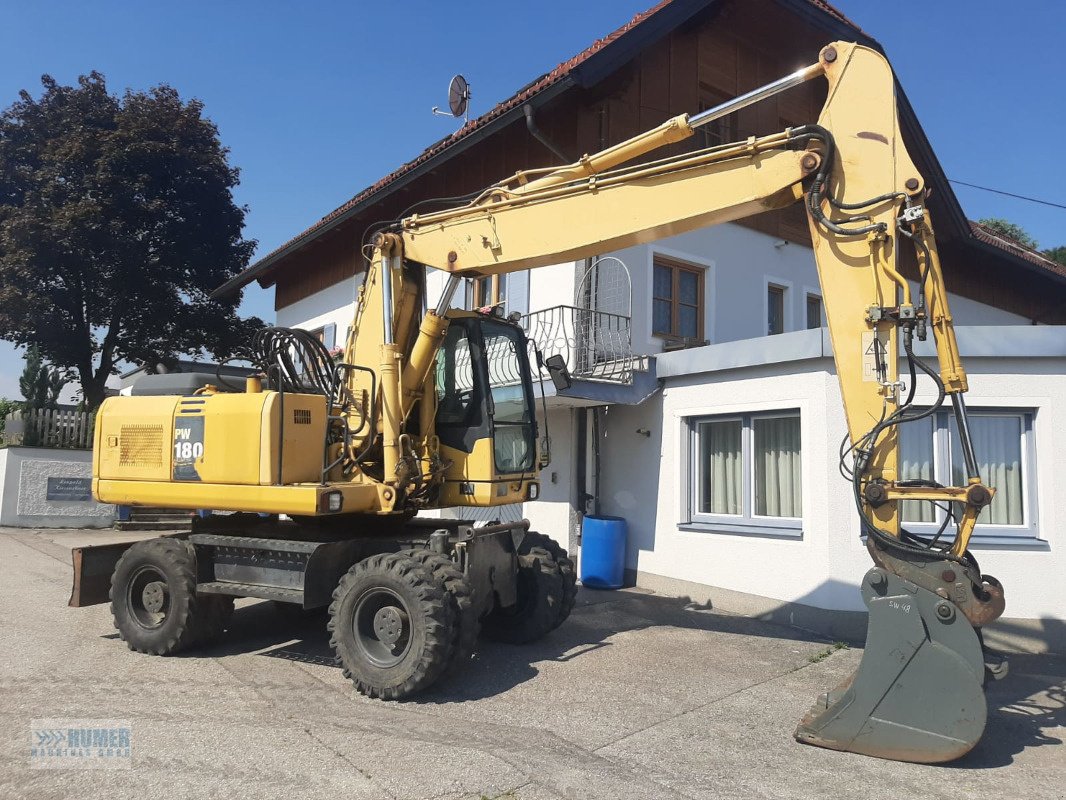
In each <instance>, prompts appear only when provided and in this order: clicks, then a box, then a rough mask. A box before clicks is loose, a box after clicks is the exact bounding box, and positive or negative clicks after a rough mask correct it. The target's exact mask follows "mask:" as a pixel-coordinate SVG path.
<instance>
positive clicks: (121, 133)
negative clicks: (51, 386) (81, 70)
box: [0, 72, 262, 407]
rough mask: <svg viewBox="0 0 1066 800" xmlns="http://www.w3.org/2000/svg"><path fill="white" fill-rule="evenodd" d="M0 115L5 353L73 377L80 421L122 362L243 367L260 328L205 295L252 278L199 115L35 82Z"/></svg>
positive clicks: (214, 134)
mask: <svg viewBox="0 0 1066 800" xmlns="http://www.w3.org/2000/svg"><path fill="white" fill-rule="evenodd" d="M41 82H42V84H43V86H44V91H43V93H42V95H41V97H40V98H39V99H34V98H33V97H31V95H30V94H29V93H28V92H26V91H23V92H21V93H20V94H19V99H18V101H16V102H15V103H14V104H13V105H12V106H10V107H9V108H8V109H6V110H5V111H4V112H3V113H2V114H0V338H4V339H8V340H10V341H13V342H15V343H17V344H22V345H35V346H36V347H37V348H39V350H40V353H41V354H42V355H43V356H44V357H45V358H46V359H47V360H48V361H50V362H51V363H52V364H54V365H56V366H57V367H59V368H61V369H63V370H64V371H65V372H66V373H67V374H68V375H71V376H77V379H78V380H79V381H80V383H81V387H82V393H83V396H84V398H85V400H86V402H87V403H88V405H89V406H90V407H95V406H96V405H98V404H99V403H100V402H101V401H102V399H103V397H104V384H105V382H106V380H107V378H108V376H110V375H111V374H112V373H113V372H114V371H115V369H116V364H118V363H119V362H120V361H128V362H133V363H137V364H144V363H148V364H155V363H159V362H164V363H165V362H167V361H169V360H172V359H174V358H175V357H176V356H177V355H178V354H187V355H189V356H193V357H195V356H198V355H201V354H202V353H203V352H204V351H207V352H209V353H211V354H212V355H214V356H215V357H216V358H224V357H227V356H230V355H235V354H241V353H243V352H245V348H246V346H247V343H248V342H249V340H250V335H251V333H252V331H253V330H254V329H256V328H258V327H260V326H261V325H262V322H261V321H259V320H258V319H251V320H241V319H239V318H238V316H237V314H236V307H237V304H238V302H239V299H240V298H239V297H230V298H227V299H224V300H211V299H210V298H209V296H208V295H209V293H210V292H211V291H212V290H213V289H215V288H216V287H218V286H219V285H220V284H222V283H223V282H225V281H226V280H228V279H229V278H231V277H232V276H234V275H235V274H237V273H238V272H239V271H240V270H242V269H243V268H244V267H245V266H246V265H247V263H248V259H249V258H250V256H251V253H252V251H253V249H254V247H255V243H254V242H252V241H247V240H244V239H243V238H242V237H241V230H242V228H243V225H244V214H245V209H243V208H241V207H239V206H237V205H236V204H235V202H234V200H233V195H232V190H233V188H234V187H235V186H236V185H237V183H238V178H239V174H238V170H237V169H235V168H233V167H231V166H230V165H229V164H228V161H227V155H228V150H227V149H226V148H225V147H223V146H222V144H221V142H220V141H219V136H218V129H217V128H216V126H215V125H214V124H213V123H212V122H211V121H210V120H209V119H207V118H206V117H204V116H203V113H202V112H203V107H202V104H201V103H200V102H199V101H197V100H191V101H188V102H184V101H182V99H181V98H180V97H179V96H178V93H177V92H176V91H175V90H174V89H172V88H171V87H169V86H165V85H163V86H157V87H155V88H153V89H151V90H149V91H147V92H132V91H127V92H126V93H125V94H124V95H122V96H121V97H117V96H113V95H110V94H108V91H107V86H106V83H105V80H104V77H103V75H101V74H99V73H98V72H92V73H90V74H89V75H87V76H82V77H80V78H79V79H78V84H77V86H60V85H59V84H57V83H56V81H55V80H53V79H52V78H51V77H49V76H47V75H46V76H44V77H43V78H42V79H41Z"/></svg>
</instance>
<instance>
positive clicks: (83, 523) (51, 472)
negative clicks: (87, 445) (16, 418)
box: [0, 447, 115, 528]
mask: <svg viewBox="0 0 1066 800" xmlns="http://www.w3.org/2000/svg"><path fill="white" fill-rule="evenodd" d="M91 477H92V452H91V451H89V450H52V449H45V448H39V447H7V448H4V449H0V487H2V489H0V525H4V526H7V527H14V528H106V527H110V525H111V523H112V522H114V520H115V507H114V506H112V505H104V504H102V503H97V502H96V501H95V500H84V501H82V500H62V499H49V498H48V479H49V478H53V479H55V478H82V479H84V478H91ZM53 491H54V490H53Z"/></svg>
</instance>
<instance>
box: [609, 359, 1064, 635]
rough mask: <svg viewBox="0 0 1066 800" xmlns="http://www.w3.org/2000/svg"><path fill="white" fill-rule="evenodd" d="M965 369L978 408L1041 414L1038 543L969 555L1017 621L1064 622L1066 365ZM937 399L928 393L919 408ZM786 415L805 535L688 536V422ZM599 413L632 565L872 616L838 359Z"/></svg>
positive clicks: (612, 494)
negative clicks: (841, 457)
mask: <svg viewBox="0 0 1066 800" xmlns="http://www.w3.org/2000/svg"><path fill="white" fill-rule="evenodd" d="M967 366H968V368H969V371H970V375H971V380H970V385H971V391H970V393H969V394H968V395H967V400H968V405H969V407H970V409H971V410H972V411H979V410H980V409H982V408H995V409H1004V408H1019V409H1032V410H1035V420H1034V441H1035V448H1036V470H1035V475H1030V476H1029V481H1030V486H1031V488H1032V489H1033V490H1035V491H1036V492H1037V501H1036V502H1037V510H1036V514H1037V519H1038V523H1037V524H1038V537H1039V540H1040V541H1035V540H1030V541H1026V542H1017V543H1011V544H1008V545H991V544H984V543H982V542H981V540H980V538H979V537H978V538H976V539H975V540H974V544H973V547H972V549H973V550H974V552H975V554H976V556H977V558H978V559H979V560H980V561H981V565H982V568H983V569H984V570H986V571H987V572H989V573H991V574H993V575H995V576H996V577H998V578H999V579H1000V580H1001V581H1002V582H1003V584H1004V586H1005V587H1006V593H1007V616H1008V617H1011V618H1020V619H1027V620H1045V621H1046V620H1056V621H1059V622H1058V624H1061V620H1063V618H1064V616H1066V614H1064V611H1063V609H1066V584H1064V582H1063V581H1062V579H1061V576H1062V575H1064V574H1066V556H1064V554H1063V550H1064V548H1063V545H1064V541H1066V540H1064V538H1063V537H1064V536H1066V533H1064V532H1063V530H1064V525H1066V507H1064V501H1063V500H1062V491H1061V485H1062V479H1061V477H1060V476H1061V475H1063V474H1066V426H1064V425H1062V424H1061V420H1062V419H1063V418H1064V416H1063V415H1064V414H1066V375H1064V372H1066V359H1063V358H1057V359H1053V358H1047V359H1044V358H1040V359H1034V358H970V359H968V360H967ZM932 399H933V397H932V396H931V395H928V394H926V395H923V394H922V393H921V392H919V396H918V401H919V402H925V403H928V402H930V401H932ZM784 409H799V410H800V417H801V422H800V425H801V441H802V465H803V486H802V498H803V534H802V538H782V537H771V536H762V535H743V534H729V533H717V532H707V531H691V530H682V529H681V528H680V527H679V524H680V523H681V522H682V520H683V519H684V509H685V506H684V503H685V501H686V496H687V492H688V488H687V483H683V481H684V476H685V472H686V469H685V466H684V464H683V460H684V452H683V451H684V448H683V442H684V441H686V440H685V439H684V438H683V437H684V430H685V428H684V420H685V418H687V417H692V416H702V415H714V414H731V413H737V412H745V413H746V412H756V411H769V410H784ZM601 413H604V418H603V436H602V440H601V443H600V444H601V448H602V449H601V454H600V461H601V469H602V473H601V497H600V500H601V509H602V511H603V512H604V513H608V514H616V515H618V516H622V517H625V518H626V519H627V521H628V523H629V548H628V552H627V567H628V568H630V569H633V570H639V571H640V572H641V573H650V574H652V575H659V576H665V577H669V578H673V579H677V580H682V581H687V582H691V583H695V584H704V585H707V586H713V587H719V588H724V589H729V590H733V591H736V592H743V593H746V594H751V595H759V596H762V597H765V598H770V599H773V600H779V601H785V602H797V603H803V604H805V605H810V606H814V607H817V608H825V609H835V610H855V611H860V610H863V606H862V603H861V601H860V597H859V591H858V585H859V582H860V580H861V579H862V576H863V574H864V573H865V572H866V571H867V570H868V569H869V568H870V566H871V563H870V558H869V555H868V554H867V552H866V549H865V547H864V545H863V544H862V542H861V540H860V538H859V526H858V520H857V516H856V513H855V508H854V505H853V501H852V495H851V492H850V488H849V487H848V486H847V485H846V483H845V481H844V479H843V478H841V477H840V476H839V474H838V473H837V448H838V445H839V442H840V440H841V438H842V437H843V435H844V432H845V430H846V425H845V420H844V413H843V404H842V400H841V395H840V389H839V385H838V383H837V378H836V375H835V372H834V371H833V367H832V362H831V361H830V360H828V359H824V358H823V359H818V360H812V361H805V362H798V363H797V362H791V363H784V364H777V365H766V366H753V367H747V368H743V369H731V370H724V371H721V372H716V373H708V374H702V375H687V376H683V377H677V378H669V379H667V382H666V386H665V388H664V390H663V392H662V394H661V396H659V397H656V398H654V399H652V400H650V401H648V402H647V403H645V404H644V405H642V406H635V407H632V406H630V407H626V406H615V407H611V408H609V409H607V410H606V411H605V412H601ZM638 428H645V429H649V430H650V431H651V436H650V437H644V436H642V435H640V434H638V433H636V431H637V429H638Z"/></svg>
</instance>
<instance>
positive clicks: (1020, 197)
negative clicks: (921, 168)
mask: <svg viewBox="0 0 1066 800" xmlns="http://www.w3.org/2000/svg"><path fill="white" fill-rule="evenodd" d="M948 183H955V184H958V185H959V186H969V187H970V188H971V189H980V190H981V191H983V192H992V193H993V194H1002V195H1006V196H1007V197H1013V198H1015V199H1017V200H1028V201H1029V202H1030V203H1039V204H1040V205H1042V206H1051V207H1052V208H1063V209H1066V205H1063V204H1062V203H1052V202H1051V201H1050V200H1038V199H1037V198H1035V197H1026V196H1025V195H1024V194H1014V192H1005V191H1003V190H1002V189H990V188H988V187H987V186H978V185H977V184H976V183H966V182H965V181H956V180H952V179H951V178H948Z"/></svg>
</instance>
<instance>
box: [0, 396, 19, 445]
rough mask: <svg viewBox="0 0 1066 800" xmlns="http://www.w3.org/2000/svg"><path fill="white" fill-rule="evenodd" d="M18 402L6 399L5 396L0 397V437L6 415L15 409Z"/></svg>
mask: <svg viewBox="0 0 1066 800" xmlns="http://www.w3.org/2000/svg"><path fill="white" fill-rule="evenodd" d="M18 408H19V403H17V402H16V401H14V400H8V399H7V398H6V397H0V439H2V438H3V436H4V426H5V425H6V424H7V415H8V414H10V413H11V412H12V411H17V410H18Z"/></svg>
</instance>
